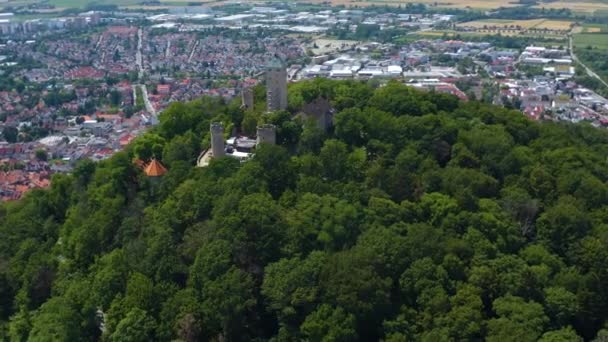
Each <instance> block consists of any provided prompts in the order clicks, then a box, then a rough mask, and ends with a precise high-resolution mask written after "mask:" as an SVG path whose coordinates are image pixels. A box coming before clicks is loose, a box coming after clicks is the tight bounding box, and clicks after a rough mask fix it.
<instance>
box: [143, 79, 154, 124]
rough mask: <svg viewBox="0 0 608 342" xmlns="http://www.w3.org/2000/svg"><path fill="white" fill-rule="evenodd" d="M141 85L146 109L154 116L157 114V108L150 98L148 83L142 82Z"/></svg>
mask: <svg viewBox="0 0 608 342" xmlns="http://www.w3.org/2000/svg"><path fill="white" fill-rule="evenodd" d="M140 87H141V93H142V94H143V95H142V96H143V98H144V105H145V106H146V110H147V111H148V113H150V114H152V115H153V116H156V109H154V106H152V103H151V102H150V99H149V98H148V89H147V88H146V85H145V84H142V85H141V86H140Z"/></svg>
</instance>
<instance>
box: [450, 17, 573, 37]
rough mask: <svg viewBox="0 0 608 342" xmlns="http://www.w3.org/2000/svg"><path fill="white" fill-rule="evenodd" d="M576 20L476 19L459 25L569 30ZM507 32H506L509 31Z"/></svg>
mask: <svg viewBox="0 0 608 342" xmlns="http://www.w3.org/2000/svg"><path fill="white" fill-rule="evenodd" d="M572 24H574V22H572V21H568V20H546V19H530V20H491V19H490V20H475V21H469V22H466V23H460V24H458V26H459V27H463V28H464V27H472V28H475V29H477V30H480V31H483V30H500V31H508V32H511V31H513V32H512V33H515V34H517V33H518V32H520V31H527V30H531V29H536V30H545V29H546V30H555V31H569V30H570V29H571V27H572ZM508 32H506V33H508Z"/></svg>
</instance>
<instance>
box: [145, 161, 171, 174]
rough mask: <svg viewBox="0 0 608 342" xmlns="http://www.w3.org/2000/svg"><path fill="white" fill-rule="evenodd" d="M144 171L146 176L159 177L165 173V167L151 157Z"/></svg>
mask: <svg viewBox="0 0 608 342" xmlns="http://www.w3.org/2000/svg"><path fill="white" fill-rule="evenodd" d="M144 173H145V174H146V176H148V177H160V176H162V175H164V174H165V173H167V169H166V168H165V167H164V166H163V164H161V163H160V162H159V161H158V160H156V159H152V161H151V162H150V164H148V166H146V168H145V169H144Z"/></svg>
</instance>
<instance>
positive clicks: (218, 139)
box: [211, 122, 226, 157]
mask: <svg viewBox="0 0 608 342" xmlns="http://www.w3.org/2000/svg"><path fill="white" fill-rule="evenodd" d="M211 153H212V154H213V157H222V156H224V154H225V153H226V152H225V149H224V125H222V123H221V122H212V123H211Z"/></svg>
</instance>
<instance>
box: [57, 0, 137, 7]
mask: <svg viewBox="0 0 608 342" xmlns="http://www.w3.org/2000/svg"><path fill="white" fill-rule="evenodd" d="M138 3H141V0H49V1H48V4H50V5H53V6H55V7H59V8H84V7H86V6H87V5H91V4H96V5H118V6H128V5H137V4H138Z"/></svg>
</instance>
